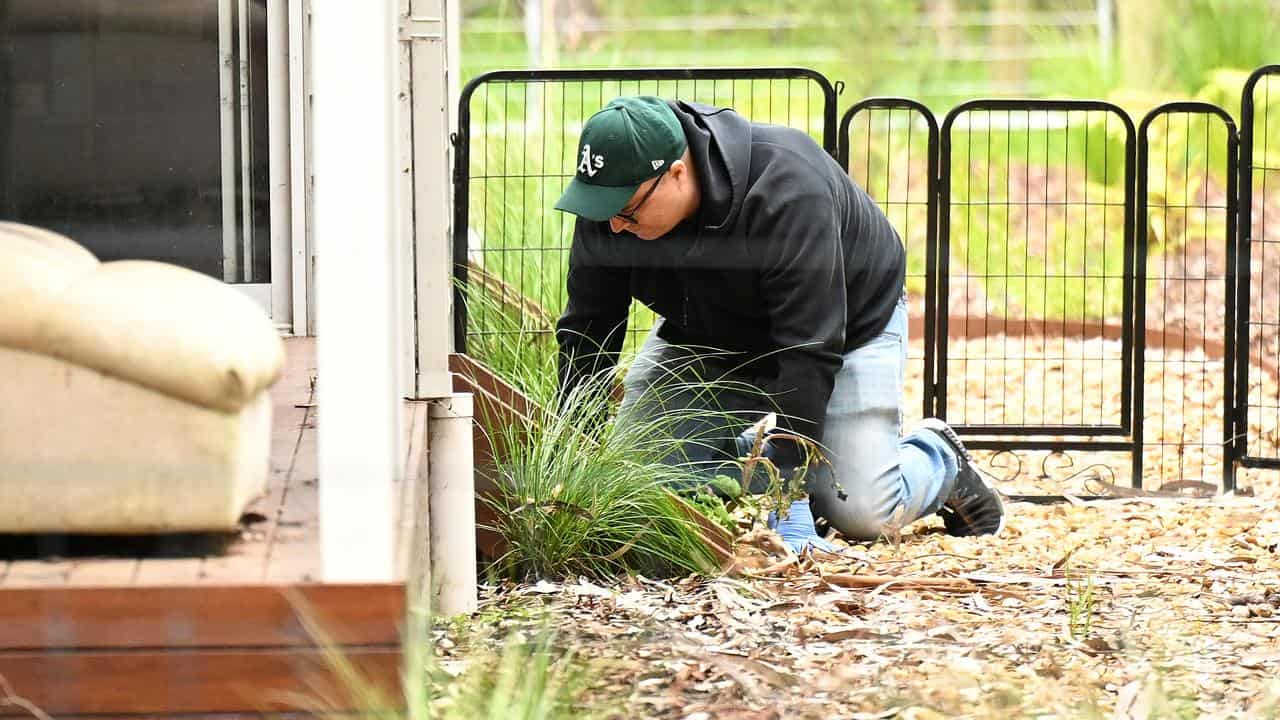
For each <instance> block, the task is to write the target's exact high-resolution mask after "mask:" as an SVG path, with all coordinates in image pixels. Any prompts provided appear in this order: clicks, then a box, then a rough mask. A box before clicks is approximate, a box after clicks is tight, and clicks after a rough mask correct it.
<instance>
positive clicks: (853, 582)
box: [822, 573, 979, 592]
mask: <svg viewBox="0 0 1280 720" xmlns="http://www.w3.org/2000/svg"><path fill="white" fill-rule="evenodd" d="M822 579H823V581H825V582H826V583H828V584H830V585H836V586H838V587H847V588H879V587H881V586H884V585H892V586H894V587H896V588H899V589H902V590H939V591H943V592H977V591H978V589H979V588H978V585H977V584H975V583H972V582H970V581H968V580H961V579H955V578H934V577H916V576H910V575H908V576H903V577H896V576H893V575H849V574H845V573H832V574H830V575H823V576H822Z"/></svg>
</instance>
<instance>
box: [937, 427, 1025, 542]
mask: <svg viewBox="0 0 1280 720" xmlns="http://www.w3.org/2000/svg"><path fill="white" fill-rule="evenodd" d="M917 427H918V428H920V429H923V430H931V431H933V432H935V433H937V434H938V435H939V436H940V437H941V438H942V439H943V440H945V441H946V442H947V444H948V445H950V446H951V449H952V450H954V451H955V454H956V464H957V465H958V466H959V468H960V471H959V473H958V474H957V475H956V486H955V489H953V490H952V491H951V495H950V496H949V497H947V499H946V500H945V501H944V502H943V503H942V509H940V510H938V514H939V515H941V516H942V524H943V525H945V526H946V528H947V534H948V535H956V536H961V537H963V536H968V535H995V534H997V533H999V532H1000V531H1001V530H1003V529H1004V503H1003V502H1001V501H1000V493H998V492H996V490H995V489H994V488H992V487H991V486H990V485H988V484H987V481H986V480H984V479H983V478H982V474H981V473H979V472H978V471H977V469H976V468H974V466H973V457H972V456H970V455H969V451H968V450H966V449H965V447H964V443H962V442H960V436H959V435H956V431H955V430H952V429H951V426H949V425H947V424H946V423H945V422H943V421H941V420H939V419H937V418H926V419H924V420H922V421H921V422H920V424H919V425H918V426H917Z"/></svg>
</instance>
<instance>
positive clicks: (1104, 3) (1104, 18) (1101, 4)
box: [1098, 0, 1116, 82]
mask: <svg viewBox="0 0 1280 720" xmlns="http://www.w3.org/2000/svg"><path fill="white" fill-rule="evenodd" d="M1115 37H1116V16H1115V9H1114V8H1113V7H1112V6H1111V0H1098V49H1099V50H1101V56H1100V57H1099V61H1100V62H1101V64H1102V77H1103V78H1105V79H1106V80H1107V81H1108V82H1110V80H1111V58H1112V53H1113V52H1114V51H1115V42H1116V40H1115Z"/></svg>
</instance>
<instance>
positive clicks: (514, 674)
mask: <svg viewBox="0 0 1280 720" xmlns="http://www.w3.org/2000/svg"><path fill="white" fill-rule="evenodd" d="M295 607H296V609H297V610H298V615H299V617H300V618H301V619H302V622H303V624H304V626H305V627H306V629H307V631H308V633H309V634H310V635H311V637H312V638H313V639H314V640H315V642H316V643H317V644H318V645H319V646H320V647H321V649H322V652H323V657H324V662H325V665H327V666H328V668H329V669H330V671H331V672H332V674H333V676H334V677H335V679H336V680H337V682H338V686H337V687H329V688H325V687H321V686H318V685H316V686H314V687H313V690H312V693H311V694H310V695H306V696H292V697H287V698H281V699H282V700H285V701H287V702H290V703H291V704H292V705H293V706H294V707H296V708H297V709H299V710H303V711H306V712H307V713H308V714H309V715H312V716H315V717H320V718H327V719H332V720H337V719H338V718H349V717H351V714H350V713H349V712H348V711H347V710H346V708H349V707H352V706H355V707H359V708H363V709H364V710H363V711H362V712H361V714H360V716H361V717H365V718H385V719H386V720H410V719H411V720H570V719H571V718H583V717H587V718H589V717H592V714H591V713H590V712H589V708H584V707H582V706H581V703H580V702H579V700H580V698H582V697H583V695H584V693H585V690H586V689H587V686H588V683H587V678H588V677H589V676H588V673H587V672H586V668H585V666H584V664H583V663H582V662H581V661H580V660H579V658H578V656H577V655H576V654H575V653H574V652H573V651H572V649H562V648H560V647H558V646H557V645H556V635H555V633H554V632H553V631H551V630H550V629H549V625H548V624H546V623H544V624H543V625H542V626H541V628H540V629H539V630H538V631H537V632H535V633H534V634H533V636H532V637H531V638H526V637H524V636H523V635H521V634H518V633H513V634H512V635H511V636H508V637H506V638H502V639H498V640H492V639H487V638H486V639H478V640H477V641H476V642H473V643H471V646H470V649H469V651H468V652H467V653H466V654H465V657H464V658H462V660H461V663H462V664H463V669H462V671H461V672H460V673H459V672H456V671H454V672H450V671H449V670H446V668H445V667H444V665H443V664H442V663H441V661H440V658H439V657H438V656H437V655H436V653H435V650H434V647H433V646H432V637H433V635H434V634H435V630H434V629H433V627H432V623H433V618H432V617H431V616H430V613H429V612H428V611H426V610H425V609H423V608H413V609H411V610H410V614H409V623H408V631H407V633H406V637H405V639H404V657H405V666H404V697H403V699H402V700H403V702H402V701H401V699H396V698H392V697H389V696H388V695H386V694H385V693H384V692H382V691H381V690H380V689H378V688H377V687H376V686H375V685H374V684H373V683H371V682H370V681H369V679H368V678H367V677H366V676H365V675H364V674H363V673H362V672H361V671H360V669H359V668H357V667H356V665H355V664H354V663H353V662H352V660H351V658H349V657H347V656H346V655H344V654H343V653H342V652H341V651H339V650H338V649H337V645H336V644H335V643H334V642H333V640H332V639H331V638H330V637H329V635H328V633H327V632H326V631H325V630H324V629H323V628H321V627H320V626H319V625H318V624H317V623H316V620H315V618H314V617H312V616H311V614H310V612H309V611H308V610H307V609H306V608H303V607H297V606H296V605H295ZM401 706H403V707H404V708H405V709H404V710H400V709H399V708H400V707H401Z"/></svg>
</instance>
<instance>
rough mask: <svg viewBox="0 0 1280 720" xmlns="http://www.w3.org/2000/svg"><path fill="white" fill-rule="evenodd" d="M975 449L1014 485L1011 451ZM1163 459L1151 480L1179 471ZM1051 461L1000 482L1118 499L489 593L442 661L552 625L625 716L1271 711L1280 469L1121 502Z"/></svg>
mask: <svg viewBox="0 0 1280 720" xmlns="http://www.w3.org/2000/svg"><path fill="white" fill-rule="evenodd" d="M1172 367H1174V366H1172V365H1166V366H1165V367H1164V371H1165V372H1170V371H1171V369H1170V368H1172ZM907 382H908V387H910V386H911V384H912V383H913V382H915V380H913V379H911V378H909V379H908V381H907ZM1173 382H1175V383H1176V382H1177V378H1174V379H1173ZM1268 391H1273V390H1272V388H1271V387H1269V388H1268ZM1190 417H1191V416H1188V418H1190ZM1219 422H1220V421H1219ZM1195 431H1196V429H1195V428H1191V429H1190V430H1188V429H1187V428H1185V427H1183V428H1180V429H1179V430H1178V432H1179V433H1184V434H1185V433H1187V432H1191V433H1194V432H1195ZM983 457H985V460H984V461H983V462H984V469H985V470H986V471H987V472H988V473H990V474H991V475H993V476H995V477H1010V473H1009V472H1008V468H1009V465H1008V461H1007V458H1002V457H1001V456H999V455H992V454H990V453H988V454H986V455H985V456H983ZM1148 465H1153V463H1148ZM1154 465H1155V467H1156V470H1155V471H1154V472H1158V473H1159V475H1158V476H1157V477H1155V478H1151V477H1148V478H1145V479H1144V480H1145V482H1144V485H1146V486H1148V487H1155V488H1159V487H1161V485H1164V486H1165V487H1171V486H1172V487H1175V488H1176V487H1177V485H1176V484H1175V483H1178V482H1180V481H1181V480H1182V479H1183V478H1181V477H1177V476H1171V475H1169V474H1168V467H1167V466H1165V465H1162V464H1160V463H1154ZM1041 469H1042V472H1041V473H1039V474H1036V473H1033V472H1023V473H1019V474H1018V475H1017V478H1015V479H1012V480H1010V481H1008V482H1003V483H999V484H998V487H1000V488H1001V490H1002V491H1003V492H1005V493H1006V494H1009V495H1017V494H1019V493H1021V492H1031V491H1040V492H1046V491H1047V492H1053V493H1066V494H1068V495H1070V494H1071V493H1072V492H1073V489H1072V488H1070V487H1067V486H1069V485H1070V484H1071V483H1072V482H1075V483H1086V484H1088V483H1090V482H1091V487H1092V489H1093V490H1095V491H1096V490H1099V489H1101V490H1102V494H1104V495H1121V496H1119V497H1112V498H1109V499H1106V500H1085V499H1078V498H1069V499H1068V500H1069V501H1067V502H1060V503H1053V504H1041V503H1031V502H1011V503H1009V504H1008V505H1007V507H1008V511H1009V521H1008V525H1007V527H1006V529H1005V532H1004V533H1003V534H1002V535H1000V536H999V537H996V538H989V537H985V538H983V537H980V538H953V537H950V536H948V535H946V534H945V533H944V532H943V529H942V525H941V521H940V520H939V519H937V518H930V519H927V520H923V521H921V522H917V523H913V524H912V525H910V526H908V527H906V528H904V529H902V530H901V531H899V532H898V533H895V537H893V538H889V539H886V540H884V541H881V542H876V543H854V544H848V543H845V542H844V541H843V540H842V539H839V538H836V540H835V542H836V544H837V545H838V546H839V547H841V549H842V552H841V553H839V554H837V555H832V554H826V553H814V554H811V555H806V556H804V557H796V556H795V555H791V554H789V553H788V552H787V551H786V550H785V547H784V546H783V545H782V544H781V542H780V541H779V539H778V538H777V536H776V535H774V534H773V533H772V532H770V531H767V530H759V529H757V530H751V531H749V532H745V533H744V534H742V535H741V536H740V537H739V538H738V540H737V543H736V545H735V562H734V564H733V567H732V569H731V571H730V572H729V573H727V574H725V575H723V576H721V577H715V578H699V577H690V578H685V579H682V580H674V581H665V580H653V579H649V578H645V577H629V578H624V579H619V580H617V581H616V582H613V583H609V584H597V583H595V582H592V581H589V580H586V579H571V580H566V581H560V582H551V581H548V580H542V581H539V582H537V583H528V584H513V583H509V584H502V585H486V586H483V587H482V590H481V596H482V597H481V604H482V609H481V611H480V613H479V614H478V615H477V616H475V617H474V618H472V619H471V620H470V621H469V622H468V623H466V624H465V625H463V626H454V627H453V629H445V628H442V629H439V630H437V634H438V639H437V643H436V646H437V650H438V652H440V653H441V654H442V655H443V656H445V657H444V659H445V660H447V661H457V662H462V661H464V659H465V656H466V651H467V647H468V645H469V644H474V643H477V642H486V641H490V642H496V641H497V640H498V639H500V638H501V637H503V636H504V634H507V633H510V632H524V631H526V630H527V629H528V628H532V627H534V626H536V625H537V624H539V623H545V622H550V623H551V624H552V626H553V627H554V628H555V629H556V630H557V633H558V637H559V643H560V644H562V645H564V646H565V647H572V648H573V649H574V652H575V654H576V655H577V656H578V657H579V658H584V659H585V661H586V662H588V663H589V665H590V667H591V668H592V670H591V675H592V677H593V678H594V682H593V683H592V685H591V689H590V691H589V693H588V695H587V697H586V698H585V701H584V702H585V704H586V705H587V706H588V707H590V708H592V709H593V710H594V711H595V712H596V713H597V714H599V715H603V716H604V717H616V718H635V717H652V718H680V719H683V720H700V719H709V718H729V719H732V720H765V719H780V718H784V717H785V718H788V719H791V718H807V717H814V718H817V717H823V718H892V717H898V718H916V719H923V718H938V717H1070V718H1075V717H1113V718H1153V717H1204V718H1235V717H1257V718H1264V717H1265V718H1275V717H1277V715H1278V714H1280V679H1278V678H1280V512H1277V509H1278V508H1277V505H1278V504H1280V473H1277V472H1275V471H1253V470H1242V471H1241V473H1240V483H1239V486H1240V488H1241V489H1240V490H1239V491H1237V492H1235V493H1232V494H1226V495H1222V494H1219V495H1215V496H1212V497H1197V496H1194V495H1185V494H1184V495H1182V496H1178V497H1173V496H1172V495H1177V494H1179V493H1177V491H1176V489H1175V490H1173V491H1169V492H1165V493H1161V494H1160V495H1159V496H1157V495H1154V494H1150V495H1147V494H1136V495H1133V496H1129V497H1124V496H1123V493H1112V492H1108V488H1109V487H1110V488H1112V489H1119V488H1121V487H1123V486H1127V485H1128V482H1127V478H1126V479H1123V480H1121V481H1118V482H1108V481H1105V480H1100V479H1099V478H1098V477H1096V476H1095V477H1092V478H1090V477H1088V476H1087V473H1086V474H1081V473H1080V472H1079V470H1078V469H1077V468H1075V467H1074V466H1068V465H1066V464H1065V462H1063V461H1062V460H1061V459H1059V461H1058V464H1057V465H1054V463H1052V462H1047V461H1046V460H1044V459H1043V458H1042V462H1041ZM1218 474H1219V475H1220V474H1221V473H1220V471H1218ZM1063 475H1066V479H1064V478H1063ZM1082 477H1083V479H1082ZM1020 483H1021V484H1020ZM1203 484H1204V483H1203V481H1200V480H1199V479H1198V478H1197V480H1196V481H1194V482H1192V483H1190V485H1192V486H1194V487H1199V486H1201V485H1203ZM1088 489H1089V488H1086V487H1083V486H1082V487H1080V488H1077V490H1078V494H1079V496H1080V497H1084V496H1086V495H1093V494H1096V493H1090V492H1087V490H1088ZM482 637H483V638H487V640H485V639H481V638H482ZM455 641H456V642H455Z"/></svg>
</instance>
